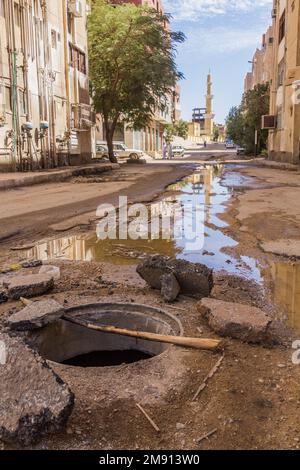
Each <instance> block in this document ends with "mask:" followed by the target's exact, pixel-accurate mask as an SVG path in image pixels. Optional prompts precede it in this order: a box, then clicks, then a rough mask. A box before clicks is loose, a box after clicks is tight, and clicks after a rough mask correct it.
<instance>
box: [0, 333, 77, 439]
mask: <svg viewBox="0 0 300 470" xmlns="http://www.w3.org/2000/svg"><path fill="white" fill-rule="evenodd" d="M0 342H1V344H2V346H3V347H4V348H5V352H6V354H5V360H4V361H2V362H1V367H0V439H1V440H2V441H4V442H8V443H13V444H15V443H20V444H21V445H25V446H27V445H30V444H32V443H34V442H36V441H38V440H39V439H41V438H42V437H43V436H44V435H46V434H49V433H53V432H58V431H61V430H62V429H64V427H65V425H66V423H67V420H68V418H69V416H70V414H71V413H72V410H73V406H74V395H73V393H72V392H71V391H70V389H69V388H68V386H67V385H66V384H65V383H64V382H63V381H62V380H61V379H60V378H59V377H58V376H57V375H56V374H55V373H54V372H53V371H52V369H50V367H49V366H48V365H47V364H46V362H45V361H44V360H43V359H42V358H41V357H40V356H39V355H38V354H36V353H35V352H34V351H32V350H31V349H30V348H29V347H28V346H26V345H25V344H24V343H23V341H22V340H21V339H19V338H16V337H11V336H9V335H8V334H7V333H4V332H2V333H0ZM2 356H3V354H2Z"/></svg>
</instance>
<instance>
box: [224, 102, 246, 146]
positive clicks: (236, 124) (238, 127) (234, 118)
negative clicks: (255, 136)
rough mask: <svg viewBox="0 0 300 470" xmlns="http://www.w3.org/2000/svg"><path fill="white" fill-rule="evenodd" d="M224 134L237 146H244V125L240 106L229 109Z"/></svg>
mask: <svg viewBox="0 0 300 470" xmlns="http://www.w3.org/2000/svg"><path fill="white" fill-rule="evenodd" d="M226 134H227V137H229V138H230V139H232V140H233V142H235V143H236V144H238V145H241V146H243V145H244V138H245V123H244V116H243V112H242V108H241V106H235V107H233V108H231V110H230V111H229V114H228V116H227V118H226Z"/></svg>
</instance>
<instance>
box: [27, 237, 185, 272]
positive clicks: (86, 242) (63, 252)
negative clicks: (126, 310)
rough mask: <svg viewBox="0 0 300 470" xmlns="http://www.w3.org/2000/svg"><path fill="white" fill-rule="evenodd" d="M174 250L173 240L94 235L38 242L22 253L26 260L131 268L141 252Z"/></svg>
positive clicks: (174, 252)
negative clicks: (91, 263)
mask: <svg viewBox="0 0 300 470" xmlns="http://www.w3.org/2000/svg"><path fill="white" fill-rule="evenodd" d="M178 250H179V249H177V248H176V247H175V245H174V243H173V241H168V240H151V241H150V242H148V241H147V240H122V241H120V240H101V241H100V240H98V238H97V235H96V234H89V235H82V236H80V235H77V236H76V235H75V236H69V237H63V238H58V239H54V240H45V241H42V242H40V243H38V244H37V245H36V246H35V247H34V248H32V249H31V250H29V251H27V252H26V258H29V259H40V260H42V261H47V260H53V259H62V260H70V261H72V260H73V261H96V262H110V263H114V264H118V265H132V264H136V260H137V259H138V258H140V257H141V255H142V254H143V253H147V254H151V253H162V254H164V255H166V256H171V257H176V256H177V254H178Z"/></svg>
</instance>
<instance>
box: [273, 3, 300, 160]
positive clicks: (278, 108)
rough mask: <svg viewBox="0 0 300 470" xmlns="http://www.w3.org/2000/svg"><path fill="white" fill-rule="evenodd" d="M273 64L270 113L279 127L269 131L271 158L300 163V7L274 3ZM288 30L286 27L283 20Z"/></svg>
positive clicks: (294, 4)
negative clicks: (298, 81)
mask: <svg viewBox="0 0 300 470" xmlns="http://www.w3.org/2000/svg"><path fill="white" fill-rule="evenodd" d="M274 9H275V11H276V16H274V25H273V26H274V30H275V43H274V63H273V70H272V89H271V105H270V114H271V115H275V116H276V128H275V129H274V130H270V131H269V158H270V159H274V160H277V161H284V162H289V163H295V164H299V163H300V86H299V85H298V84H297V80H300V52H299V47H300V43H299V41H300V5H299V2H296V1H294V0H275V1H274ZM284 18H285V20H284V22H285V27H284V28H283V26H282V24H283V19H284Z"/></svg>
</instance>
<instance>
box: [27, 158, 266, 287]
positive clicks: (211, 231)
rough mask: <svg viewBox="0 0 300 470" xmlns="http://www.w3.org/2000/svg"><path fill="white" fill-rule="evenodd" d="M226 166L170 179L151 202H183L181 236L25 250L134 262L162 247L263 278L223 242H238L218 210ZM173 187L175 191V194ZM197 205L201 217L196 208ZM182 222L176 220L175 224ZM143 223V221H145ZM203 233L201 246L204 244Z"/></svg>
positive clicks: (80, 240) (67, 241) (168, 206)
mask: <svg viewBox="0 0 300 470" xmlns="http://www.w3.org/2000/svg"><path fill="white" fill-rule="evenodd" d="M223 172H224V166H223V165H220V164H216V165H203V166H201V167H199V168H197V169H196V170H195V172H194V173H193V174H192V175H191V176H189V177H188V178H184V179H183V180H182V181H180V182H177V183H176V184H173V185H171V186H170V187H169V188H168V192H169V194H167V195H166V197H164V198H163V199H162V200H161V201H159V202H157V203H155V204H153V206H152V213H155V212H158V213H160V211H162V210H164V211H166V212H168V211H170V210H172V204H173V206H174V205H177V207H178V206H179V207H180V206H181V207H186V206H188V205H189V206H188V207H189V208H188V210H186V211H184V223H185V231H186V232H185V234H186V235H185V236H183V237H181V238H176V237H175V238H173V239H171V240H169V241H168V240H165V239H161V238H160V239H155V240H145V239H144V240H131V239H128V240H101V241H100V240H99V239H98V238H97V236H96V234H95V235H93V234H92V235H90V234H88V235H85V236H73V237H63V238H60V239H56V240H50V241H45V242H40V243H39V244H38V245H37V246H36V247H35V248H34V249H33V250H30V251H29V252H28V253H27V257H29V258H39V259H42V260H47V259H53V258H54V259H55V258H62V259H69V260H77V261H81V260H83V261H92V260H95V261H109V262H114V263H117V264H133V263H135V262H136V259H137V258H140V257H141V256H143V254H144V253H160V254H163V255H168V256H172V257H175V256H176V257H178V258H182V259H186V260H188V261H192V262H200V263H201V262H202V263H204V264H206V265H207V266H208V267H211V268H213V269H215V270H217V271H220V270H225V271H227V272H229V273H232V274H237V275H240V276H244V277H247V278H249V279H254V280H255V281H257V282H262V278H261V275H260V270H259V268H258V267H257V266H256V261H255V260H254V259H252V258H247V257H244V258H240V259H236V258H234V257H232V256H230V255H228V254H226V253H224V251H223V249H224V248H233V247H236V246H237V244H238V243H237V242H236V241H235V240H234V239H232V238H231V237H229V236H227V235H225V234H224V233H223V232H222V231H221V230H220V229H221V228H225V227H227V226H228V224H227V223H226V222H224V221H223V220H222V219H221V218H220V217H219V216H220V214H222V213H224V212H225V210H226V206H225V204H226V203H227V202H228V201H229V200H230V198H231V196H232V191H231V189H228V188H226V187H224V186H222V184H221V182H222V175H223ZM171 192H173V193H174V192H175V193H174V195H173V194H171ZM196 207H201V208H202V211H201V214H202V215H201V221H200V222H199V217H198V216H199V214H198V212H199V211H196V209H195V208H196ZM180 222H181V225H182V218H181V221H179V220H176V218H175V220H174V227H175V229H176V228H177V227H176V225H177V224H178V225H180ZM144 228H145V229H147V226H145V227H144ZM187 231H192V232H195V237H196V239H197V238H198V239H199V241H201V244H198V245H197V246H198V247H199V248H197V249H195V248H194V249H193V250H191V249H190V242H191V240H190V239H188V237H187ZM203 238H204V246H203Z"/></svg>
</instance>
